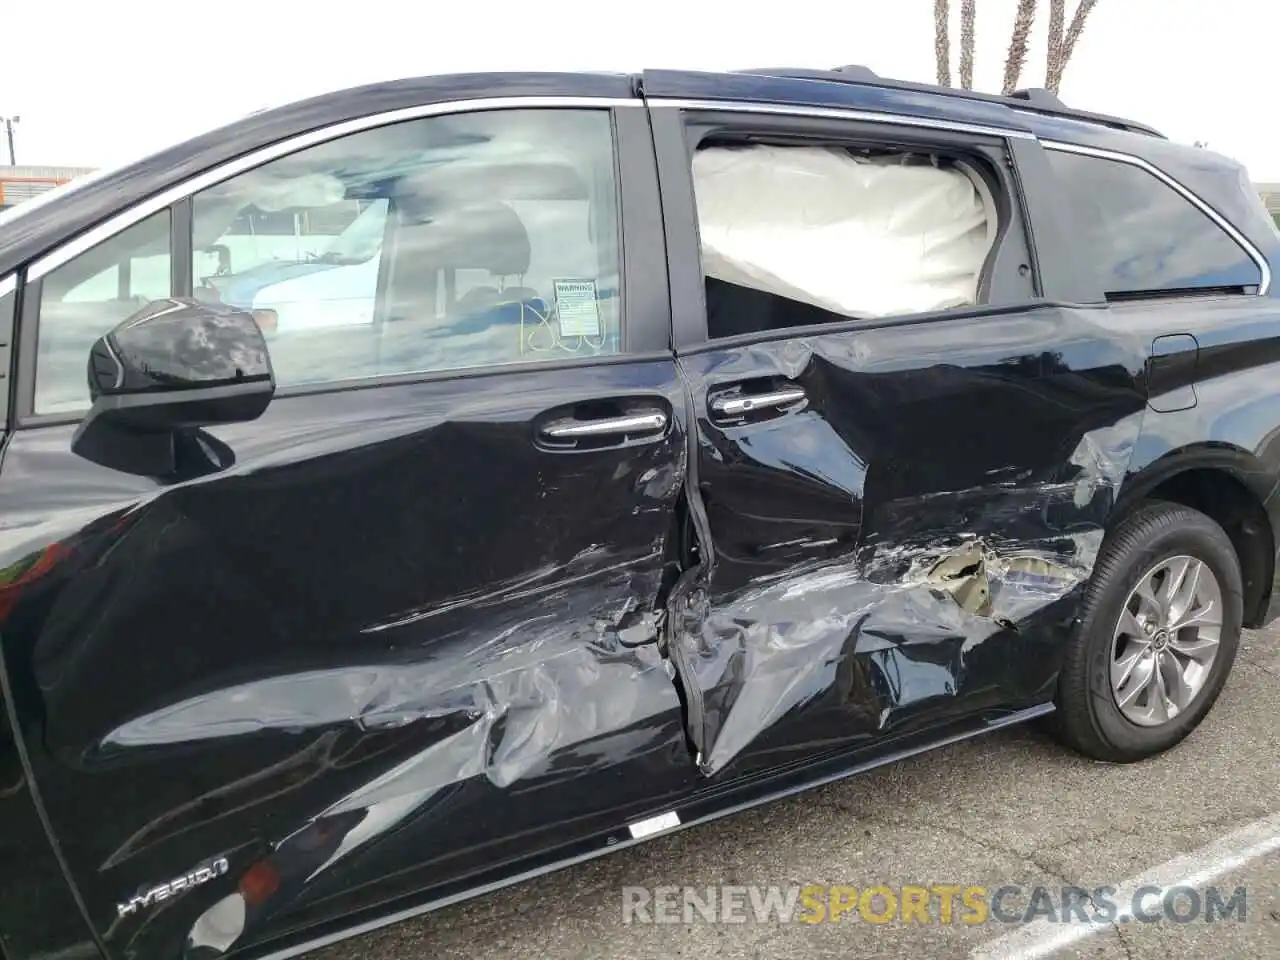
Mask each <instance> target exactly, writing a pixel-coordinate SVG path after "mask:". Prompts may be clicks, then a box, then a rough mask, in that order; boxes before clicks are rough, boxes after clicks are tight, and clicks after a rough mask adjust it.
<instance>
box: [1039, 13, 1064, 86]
mask: <svg viewBox="0 0 1280 960" xmlns="http://www.w3.org/2000/svg"><path fill="white" fill-rule="evenodd" d="M1066 25H1067V0H1049V42H1048V44H1047V49H1048V58H1047V59H1046V60H1045V65H1044V85H1045V87H1046V88H1047V89H1048V90H1051V91H1053V92H1054V93H1057V92H1058V91H1057V88H1056V87H1055V86H1054V81H1055V80H1056V79H1057V78H1060V77H1061V76H1062V31H1063V30H1064V29H1066Z"/></svg>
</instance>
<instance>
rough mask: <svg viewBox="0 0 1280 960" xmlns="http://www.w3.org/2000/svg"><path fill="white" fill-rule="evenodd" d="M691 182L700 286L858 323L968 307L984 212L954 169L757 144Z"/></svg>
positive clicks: (713, 163) (724, 156)
mask: <svg viewBox="0 0 1280 960" xmlns="http://www.w3.org/2000/svg"><path fill="white" fill-rule="evenodd" d="M693 175H694V189H695V193H696V198H697V205H698V221H699V230H700V232H701V237H702V257H703V269H704V272H705V273H706V275H707V276H708V277H715V278H717V279H720V280H723V281H726V282H728V283H735V284H739V285H741V286H746V287H750V288H753V289H757V290H763V291H765V292H767V293H773V294H776V295H778V296H782V297H787V298H789V299H792V300H799V301H801V302H804V303H808V304H811V305H813V306H816V307H820V308H823V309H826V310H833V311H836V312H838V313H843V314H846V315H848V316H851V317H857V318H861V317H874V316H882V315H886V314H899V313H914V312H922V311H927V310H941V309H946V308H949V307H956V306H963V305H966V304H971V303H974V302H975V301H976V297H977V285H978V279H979V275H980V273H981V270H982V265H983V262H984V260H985V259H986V256H987V252H988V250H989V248H990V245H991V237H990V234H989V232H988V213H987V211H986V209H985V208H984V204H983V201H982V198H981V196H979V194H978V192H977V190H976V189H975V188H974V185H973V182H972V181H971V180H970V179H969V177H968V176H966V175H965V174H964V173H963V172H962V171H960V170H958V169H954V168H948V167H937V166H933V165H931V164H927V163H926V164H907V163H903V162H901V161H900V160H899V159H897V158H890V159H887V160H880V159H875V160H868V159H863V158H858V157H854V156H852V155H850V154H848V153H846V152H845V151H843V150H839V149H834V148H827V147H775V146H763V145H761V146H747V147H711V148H708V149H704V150H700V151H698V152H697V153H696V154H695V155H694V161H693Z"/></svg>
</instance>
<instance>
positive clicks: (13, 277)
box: [0, 273, 18, 297]
mask: <svg viewBox="0 0 1280 960" xmlns="http://www.w3.org/2000/svg"><path fill="white" fill-rule="evenodd" d="M17 289H18V275H17V274H16V273H11V274H9V275H8V276H7V277H0V297H7V296H8V295H9V294H11V293H13V291H15V290H17Z"/></svg>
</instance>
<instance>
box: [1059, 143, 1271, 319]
mask: <svg viewBox="0 0 1280 960" xmlns="http://www.w3.org/2000/svg"><path fill="white" fill-rule="evenodd" d="M1046 154H1047V156H1048V158H1049V163H1050V165H1051V166H1052V167H1053V171H1054V173H1055V174H1057V176H1058V179H1059V181H1060V182H1061V186H1062V189H1063V190H1064V191H1065V199H1066V202H1067V204H1068V206H1069V207H1070V208H1071V210H1072V211H1073V212H1074V214H1075V218H1076V219H1075V223H1076V228H1077V230H1078V231H1079V236H1077V237H1076V239H1075V244H1074V246H1075V247H1076V249H1078V250H1079V251H1081V256H1085V257H1087V258H1088V259H1089V260H1090V262H1092V264H1093V265H1094V268H1095V269H1096V271H1097V273H1098V275H1099V276H1100V277H1101V279H1102V283H1103V289H1104V292H1105V293H1106V294H1107V296H1108V297H1113V298H1114V297H1132V296H1142V295H1144V294H1145V295H1151V294H1166V293H1175V292H1179V291H1192V292H1194V291H1199V290H1217V289H1227V290H1231V289H1235V290H1239V289H1241V288H1248V287H1253V286H1256V285H1257V284H1259V283H1261V282H1262V273H1261V271H1260V270H1259V269H1258V265H1257V264H1256V263H1255V262H1254V261H1253V260H1252V259H1251V258H1250V257H1249V255H1248V254H1247V253H1246V252H1245V251H1244V250H1243V249H1242V248H1241V247H1240V245H1239V244H1238V243H1236V242H1235V240H1233V239H1232V238H1231V236H1230V235H1228V234H1227V233H1226V232H1225V231H1224V230H1223V229H1222V228H1221V227H1220V226H1218V224H1217V223H1215V222H1214V221H1213V220H1212V219H1211V218H1210V217H1209V216H1208V215H1207V214H1206V213H1204V211H1202V210H1200V209H1199V208H1198V207H1196V206H1195V205H1194V204H1193V203H1191V201H1189V200H1188V199H1187V198H1186V197H1184V196H1182V195H1181V194H1180V193H1178V192H1177V191H1176V190H1174V189H1173V188H1172V187H1170V186H1169V185H1168V184H1167V183H1165V182H1164V181H1162V180H1161V179H1160V178H1159V177H1157V176H1155V175H1154V174H1152V173H1150V172H1149V171H1147V170H1144V169H1143V168H1141V167H1137V166H1134V165H1133V164H1130V163H1122V162H1120V161H1117V160H1108V159H1104V158H1101V157H1090V156H1084V155H1081V154H1075V153H1067V152H1065V151H1061V150H1048V151H1046Z"/></svg>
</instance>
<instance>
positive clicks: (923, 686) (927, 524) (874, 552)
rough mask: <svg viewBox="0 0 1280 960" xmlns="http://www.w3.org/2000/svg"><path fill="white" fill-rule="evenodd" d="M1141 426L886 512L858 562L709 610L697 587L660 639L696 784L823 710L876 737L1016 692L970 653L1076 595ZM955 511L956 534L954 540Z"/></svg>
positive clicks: (819, 568)
mask: <svg viewBox="0 0 1280 960" xmlns="http://www.w3.org/2000/svg"><path fill="white" fill-rule="evenodd" d="M1139 425H1140V420H1139V418H1137V417H1131V418H1125V419H1124V420H1122V421H1120V422H1117V423H1115V424H1112V425H1109V426H1106V427H1104V428H1101V429H1099V430H1097V431H1093V432H1092V433H1090V434H1086V435H1085V436H1084V437H1083V438H1082V439H1081V441H1080V442H1079V444H1078V445H1077V446H1076V448H1075V449H1074V450H1073V451H1071V452H1070V454H1069V455H1068V456H1067V457H1066V458H1065V460H1066V462H1065V463H1064V464H1063V465H1062V469H1060V470H1055V471H1054V472H1053V475H1052V476H1051V477H1050V478H1049V479H1044V480H1041V481H1040V482H1039V483H1036V482H1034V480H1033V479H1032V478H1023V479H1021V480H1020V481H1015V482H1002V483H1000V484H997V485H996V486H994V487H992V488H990V489H986V490H974V491H956V492H955V493H954V494H936V495H931V496H930V497H929V498H928V499H929V500H930V502H929V503H924V502H920V503H916V504H907V503H902V504H894V505H892V509H891V510H890V511H889V512H888V514H887V516H890V517H891V518H892V523H891V524H890V525H891V526H892V527H894V529H893V530H892V533H891V535H890V536H889V537H887V538H886V539H884V540H883V541H881V542H879V543H875V544H873V545H872V546H871V547H870V549H869V550H866V551H864V553H863V555H861V556H859V557H857V558H855V557H848V558H844V559H840V560H837V561H824V562H822V563H817V564H813V565H810V566H808V567H806V568H792V569H790V570H787V571H785V572H784V573H781V574H776V575H772V576H770V577H767V578H760V579H758V580H756V581H754V582H753V583H752V584H750V585H749V586H748V587H747V588H745V589H743V590H741V591H738V592H737V593H734V594H730V595H727V596H723V595H722V596H716V597H714V599H708V597H709V592H710V591H709V587H708V584H707V583H706V577H705V573H704V578H703V582H702V583H701V584H700V585H699V588H698V589H695V590H693V591H691V592H690V593H689V594H688V596H687V599H686V600H684V601H682V602H681V603H680V604H679V605H678V608H677V609H674V610H673V611H672V616H671V619H670V631H669V636H668V639H667V642H668V643H669V644H672V645H674V646H675V647H676V650H675V659H676V660H677V661H678V662H680V663H682V664H683V666H684V669H685V672H686V674H688V675H689V676H688V677H687V678H686V688H688V687H693V690H692V691H688V692H689V699H690V700H691V701H692V702H693V703H694V704H695V707H694V710H693V716H692V717H691V722H690V735H691V739H692V740H693V742H694V745H695V747H696V748H697V750H698V754H699V756H698V762H699V767H700V769H701V771H702V773H703V774H705V775H708V776H711V775H715V774H717V773H719V772H721V771H723V770H725V768H726V767H728V766H729V765H730V764H731V763H733V761H734V760H735V759H737V758H739V757H740V756H741V755H742V754H743V752H744V751H745V750H747V749H748V748H749V747H751V746H752V745H753V744H754V743H756V742H757V741H763V740H765V739H767V738H768V737H769V736H770V735H771V734H773V733H775V732H776V731H775V728H776V727H778V726H779V725H780V724H782V723H784V722H785V721H786V720H787V718H788V717H789V716H790V715H794V714H797V713H799V712H801V711H803V710H805V709H812V708H814V705H815V704H817V703H818V701H820V700H822V701H824V702H825V703H826V704H827V705H830V704H832V703H834V704H836V705H838V706H837V708H838V709H839V710H840V711H841V719H840V720H839V722H838V723H839V726H840V727H842V728H843V729H842V730H841V734H842V735H846V736H856V735H857V734H858V733H859V732H862V733H866V734H868V735H875V734H877V733H882V732H883V731H884V730H885V729H886V728H887V727H888V726H890V724H891V723H892V721H893V720H894V718H895V714H897V715H903V714H906V713H910V712H911V711H912V710H913V709H915V708H918V707H922V706H925V705H927V703H928V702H929V701H931V700H933V699H935V698H952V697H956V696H957V695H960V694H962V693H964V692H965V691H966V690H972V689H973V687H974V685H975V684H986V683H999V682H1009V683H1011V684H1013V683H1015V681H1013V680H1008V679H1007V678H1004V677H1001V676H998V675H993V676H991V677H985V676H984V677H975V676H973V675H972V661H973V656H974V651H975V650H976V649H977V648H979V647H980V646H981V645H982V644H984V643H987V642H989V641H991V640H992V638H993V637H996V636H997V635H1004V636H1006V637H1008V636H1010V635H1011V634H1015V635H1016V633H1017V631H1018V629H1019V627H1020V625H1021V624H1023V623H1024V622H1025V621H1027V619H1028V618H1031V617H1034V616H1036V615H1037V614H1039V613H1040V612H1042V611H1045V610H1046V609H1048V608H1050V607H1051V605H1053V604H1054V603H1056V602H1057V601H1059V600H1062V599H1063V598H1065V597H1067V596H1068V595H1069V594H1071V593H1072V592H1073V591H1075V590H1077V588H1079V587H1081V586H1082V585H1083V584H1084V583H1085V582H1086V581H1087V580H1088V578H1089V577H1090V575H1091V574H1092V571H1093V566H1094V563H1095V561H1096V558H1097V554H1098V551H1099V549H1100V548H1101V544H1102V538H1103V532H1104V524H1105V521H1106V518H1107V515H1108V514H1109V512H1110V509H1111V507H1112V505H1113V504H1114V501H1115V496H1116V494H1117V492H1118V490H1119V488H1120V484H1121V482H1122V480H1123V478H1124V472H1125V470H1126V468H1127V464H1128V462H1129V457H1130V455H1131V453H1132V449H1133V444H1134V441H1135V440H1136V437H1137V435H1138V427H1139ZM956 506H963V507H964V508H965V510H966V514H965V515H966V517H967V519H968V520H969V521H970V523H971V526H970V528H969V529H968V531H958V530H957V529H956V519H955V518H956V516H957V514H956V513H955V511H954V509H953V508H954V507H956ZM1011 532H1012V533H1014V534H1017V535H1018V539H1010V537H1009V535H1010V533H1011ZM712 579H714V578H713V577H712ZM984 669H987V670H991V669H992V667H991V666H990V663H989V662H988V664H987V665H986V666H985V667H984Z"/></svg>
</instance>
